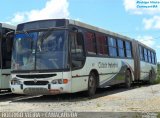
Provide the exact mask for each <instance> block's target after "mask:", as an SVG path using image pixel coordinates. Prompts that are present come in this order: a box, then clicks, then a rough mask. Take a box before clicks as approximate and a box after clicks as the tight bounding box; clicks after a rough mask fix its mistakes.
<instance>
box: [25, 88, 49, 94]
mask: <svg viewBox="0 0 160 118" xmlns="http://www.w3.org/2000/svg"><path fill="white" fill-rule="evenodd" d="M23 92H24V94H30V95H32V94H34V95H39V94H43V95H44V94H49V91H48V89H46V88H25V89H24V90H23Z"/></svg>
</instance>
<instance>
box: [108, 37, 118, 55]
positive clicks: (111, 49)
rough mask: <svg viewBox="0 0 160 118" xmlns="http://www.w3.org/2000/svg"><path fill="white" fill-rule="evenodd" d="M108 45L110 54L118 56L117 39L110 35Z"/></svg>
mask: <svg viewBox="0 0 160 118" xmlns="http://www.w3.org/2000/svg"><path fill="white" fill-rule="evenodd" d="M108 45H109V55H110V56H111V57H116V56H117V45H116V39H114V38H112V37H108Z"/></svg>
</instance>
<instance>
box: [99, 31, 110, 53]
mask: <svg viewBox="0 0 160 118" xmlns="http://www.w3.org/2000/svg"><path fill="white" fill-rule="evenodd" d="M106 40H107V39H106V37H105V36H103V35H99V34H96V41H97V47H98V54H99V55H108V51H107V49H108V48H107V44H106V42H107V41H106Z"/></svg>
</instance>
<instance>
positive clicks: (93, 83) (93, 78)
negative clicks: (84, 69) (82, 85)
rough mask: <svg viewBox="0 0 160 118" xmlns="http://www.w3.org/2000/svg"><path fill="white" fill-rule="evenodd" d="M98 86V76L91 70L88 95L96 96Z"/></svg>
mask: <svg viewBox="0 0 160 118" xmlns="http://www.w3.org/2000/svg"><path fill="white" fill-rule="evenodd" d="M96 88H97V81H96V76H95V74H94V73H93V72H91V73H90V75H89V78H88V90H87V96H89V97H92V96H94V95H95V93H96Z"/></svg>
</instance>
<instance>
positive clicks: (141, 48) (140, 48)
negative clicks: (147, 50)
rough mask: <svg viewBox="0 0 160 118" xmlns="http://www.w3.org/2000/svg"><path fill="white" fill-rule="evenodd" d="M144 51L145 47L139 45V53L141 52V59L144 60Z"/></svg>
mask: <svg viewBox="0 0 160 118" xmlns="http://www.w3.org/2000/svg"><path fill="white" fill-rule="evenodd" d="M143 53H144V51H143V47H142V46H139V54H140V59H141V60H142V61H143V60H144V54H143Z"/></svg>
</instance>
